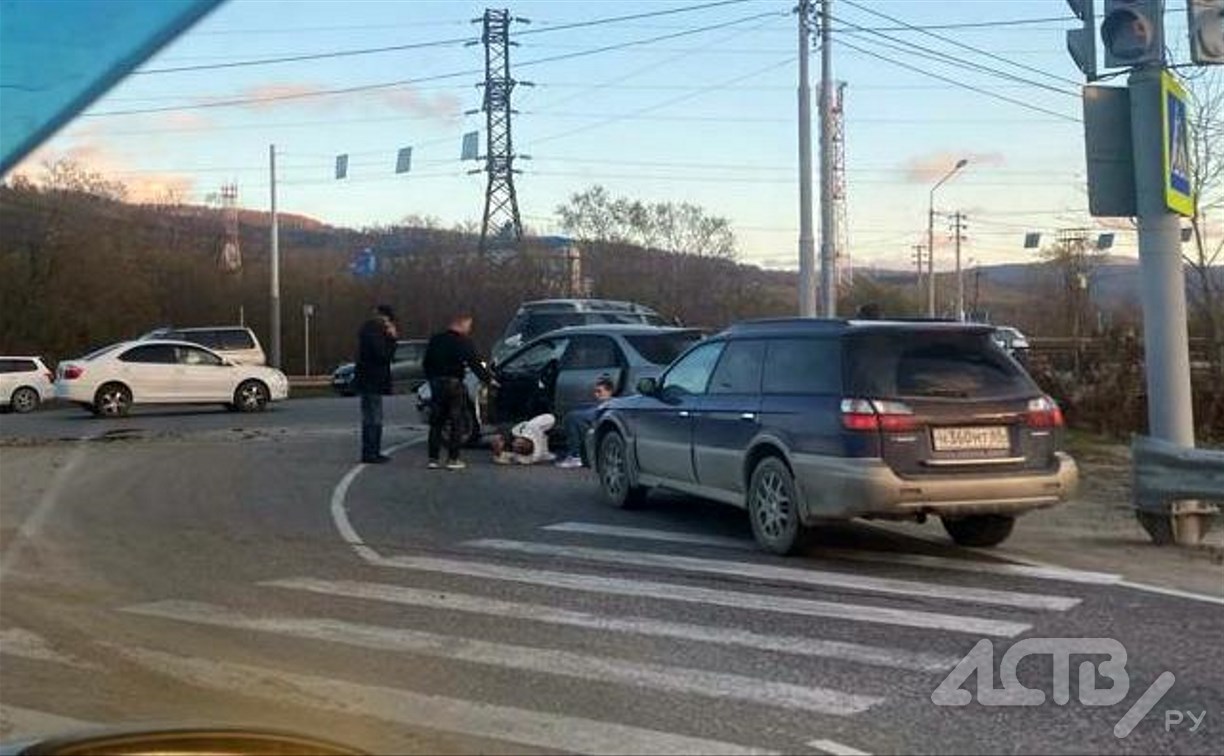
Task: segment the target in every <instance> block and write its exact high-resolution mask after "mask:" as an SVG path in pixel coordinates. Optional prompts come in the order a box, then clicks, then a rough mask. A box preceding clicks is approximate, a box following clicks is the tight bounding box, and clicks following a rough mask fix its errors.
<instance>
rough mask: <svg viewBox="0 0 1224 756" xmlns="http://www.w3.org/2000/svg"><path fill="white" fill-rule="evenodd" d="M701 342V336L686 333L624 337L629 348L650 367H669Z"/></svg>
mask: <svg viewBox="0 0 1224 756" xmlns="http://www.w3.org/2000/svg"><path fill="white" fill-rule="evenodd" d="M700 340H701V335H700V334H698V333H695V332H692V331H689V332H687V333H657V334H655V333H651V334H640V335H636V336H626V337H625V341H627V342H629V346H631V347H633V349H634V351H636V352H637V353H638V354H640V355H641V356H642V359H644V360H646V361H647V362H649V363H650V364H652V365H670V364H672V362H674V361H675V360H676V358H677V357H679V356H680V355H682V354H684V350H686V349H688V348H689V347H691V346H692V345H693V344H694V343H695V342H698V341H700Z"/></svg>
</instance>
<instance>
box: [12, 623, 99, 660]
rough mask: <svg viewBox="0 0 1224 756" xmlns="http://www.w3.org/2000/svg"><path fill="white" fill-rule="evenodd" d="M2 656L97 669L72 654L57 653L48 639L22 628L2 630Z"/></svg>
mask: <svg viewBox="0 0 1224 756" xmlns="http://www.w3.org/2000/svg"><path fill="white" fill-rule="evenodd" d="M0 654H7V655H9V656H20V657H21V658H23V659H33V660H35V661H46V662H55V663H57V664H63V665H66V666H69V667H76V668H77V669H94V668H95V667H94V665H92V664H90V663H89V662H87V661H84V660H82V659H78V658H77V657H75V656H73V655H71V654H65V653H63V652H61V651H56V650H55V648H54V647H53V646H52V645H51V644H50V643H49V642H48V641H47V639H46V638H44V637H42V636H41V635H39V634H37V633H32V632H30V631H29V630H26V629H24V628H20V627H6V628H3V629H0Z"/></svg>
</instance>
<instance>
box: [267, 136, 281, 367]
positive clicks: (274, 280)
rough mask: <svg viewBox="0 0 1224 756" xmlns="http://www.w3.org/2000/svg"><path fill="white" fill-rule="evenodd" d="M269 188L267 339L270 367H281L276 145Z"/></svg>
mask: <svg viewBox="0 0 1224 756" xmlns="http://www.w3.org/2000/svg"><path fill="white" fill-rule="evenodd" d="M268 173H269V178H270V182H269V186H270V187H271V189H272V240H271V243H272V254H271V255H270V256H269V257H270V258H271V264H272V273H271V275H270V276H269V278H268V281H269V292H268V300H269V304H270V306H271V310H272V312H271V314H270V317H269V318H268V320H269V326H268V330H269V337H270V340H271V342H272V367H274V368H279V367H280V366H281V308H280V219H279V218H278V217H277V215H276V145H274V144H272V145H268Z"/></svg>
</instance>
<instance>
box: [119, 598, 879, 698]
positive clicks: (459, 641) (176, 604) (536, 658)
mask: <svg viewBox="0 0 1224 756" xmlns="http://www.w3.org/2000/svg"><path fill="white" fill-rule="evenodd" d="M124 611H126V612H131V613H133V614H140V615H144V616H151V617H162V618H166V619H171V620H177V621H181V622H191V623H195V624H201V625H211V626H216V627H228V628H234V629H240V630H255V631H259V632H267V633H275V634H278V635H289V636H294V637H298V638H307V639H311V640H321V641H328V642H332V643H342V644H346V645H351V646H359V647H362V648H374V649H379V650H384V651H398V652H403V653H409V654H418V655H421V656H430V657H434V658H438V659H450V660H455V661H462V662H470V663H474V664H486V665H490V666H497V667H505V668H508V669H518V670H526V671H529V672H537V673H542V674H549V675H561V676H565V677H572V678H577V679H582V680H589V681H592V682H611V683H618V684H623V685H629V686H633V687H639V688H651V689H654V690H659V691H666V692H670V693H683V694H696V695H701V696H708V697H711V698H725V699H733V700H738V701H747V702H749V703H755V704H760V705H762V706H770V707H775V708H779V707H780V708H786V709H796V710H800V711H810V712H816V713H820V714H829V715H833V716H847V715H850V714H857V713H860V712H863V711H866V710H867V709H869V708H871V707H872V706H874V705H875V704H877V703H879V702H880V701H882V700H883V699H881V698H878V697H875V696H865V695H859V694H855V693H846V692H843V691H838V690H833V689H831V688H819V687H809V686H802V685H792V684H790V683H778V682H772V681H769V680H760V679H757V678H753V677H747V676H744V675H735V674H726V673H722V672H710V671H707V670H702V669H692V668H689V667H676V666H671V665H667V664H652V663H645V662H632V661H627V660H623V659H615V658H612V657H604V656H596V655H593V654H580V653H574V652H571V651H563V650H560V649H545V648H535V647H532V646H518V645H513V644H507V643H496V642H492V641H482V640H476V639H473V638H462V637H459V636H451V635H439V634H437V633H427V632H422V631H418V630H409V629H406V628H398V627H381V626H377V625H363V624H358V623H354V622H346V621H343V620H335V619H328V618H295V617H252V616H248V615H244V614H242V613H240V612H236V611H232V610H229V609H227V608H225V607H221V606H216V605H212V604H205V603H200V602H195V601H174V600H171V601H161V602H156V603H152V604H141V605H138V606H132V607H127V608H126V609H124Z"/></svg>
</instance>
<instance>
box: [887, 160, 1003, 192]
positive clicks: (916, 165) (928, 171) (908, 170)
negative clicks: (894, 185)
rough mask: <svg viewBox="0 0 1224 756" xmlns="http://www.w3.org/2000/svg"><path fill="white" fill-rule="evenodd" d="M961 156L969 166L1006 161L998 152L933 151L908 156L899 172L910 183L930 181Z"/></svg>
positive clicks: (940, 174)
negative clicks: (926, 153)
mask: <svg viewBox="0 0 1224 756" xmlns="http://www.w3.org/2000/svg"><path fill="white" fill-rule="evenodd" d="M962 158H964V159H967V160H968V161H969V166H968V167H969V168H973V167H975V166H976V167H981V166H992V167H998V166H1001V165H1003V164H1004V163H1005V162H1006V160H1005V159H1004V157H1003V154H1002V153H999V152H935V153H931V154H929V155H921V156H917V157H912V158H910V159H909V160H907V161H905V162H904V163H903V164H902V165H901V172H902V174H903V175H904V177H905V180H906V181H908V182H910V183H912V184H926V183H931V182H934V181H938V180H939V179H941V178H943V177H944V176H945V175H946V174H947V173H948V171H950V170H952V167H953V166H954V165H956V161H958V160H960V159H962Z"/></svg>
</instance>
